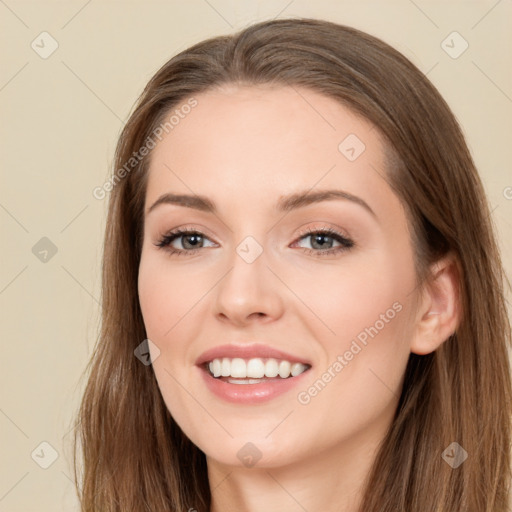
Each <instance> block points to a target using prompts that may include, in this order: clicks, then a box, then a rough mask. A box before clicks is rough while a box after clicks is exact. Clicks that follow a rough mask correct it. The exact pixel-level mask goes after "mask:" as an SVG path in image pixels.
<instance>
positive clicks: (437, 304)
mask: <svg viewBox="0 0 512 512" xmlns="http://www.w3.org/2000/svg"><path fill="white" fill-rule="evenodd" d="M459 284H460V274H459V270H458V266H457V261H456V258H455V257H454V255H453V254H452V253H449V254H448V255H447V256H445V257H443V258H442V259H441V260H439V261H437V262H436V263H435V264H433V265H432V267H431V278H430V279H429V280H428V282H427V283H426V284H425V289H424V291H423V297H422V301H421V303H420V306H419V309H418V313H417V317H416V326H415V328H414V335H413V337H412V340H411V352H413V353H414V354H418V355H425V354H430V353H431V352H433V351H434V350H436V349H437V348H439V347H440V346H441V344H442V343H443V342H445V341H446V340H447V339H448V338H449V337H450V336H451V335H452V334H453V333H454V332H455V330H456V329H457V326H458V324H459V321H460V294H459Z"/></svg>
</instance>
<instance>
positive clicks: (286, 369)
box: [279, 361, 292, 379]
mask: <svg viewBox="0 0 512 512" xmlns="http://www.w3.org/2000/svg"><path fill="white" fill-rule="evenodd" d="M291 367H292V365H291V364H290V363H289V362H288V361H281V362H280V363H279V377H281V378H282V379H287V378H288V377H289V376H290V371H291Z"/></svg>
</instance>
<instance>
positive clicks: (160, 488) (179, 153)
mask: <svg viewBox="0 0 512 512" xmlns="http://www.w3.org/2000/svg"><path fill="white" fill-rule="evenodd" d="M115 169H116V170H115V173H114V175H113V177H112V181H111V183H110V185H109V189H112V190H111V196H110V203H109V213H108V219H107V228H106V234H105V248H104V266H103V306H102V307H103V312H102V314H103V322H102V330H101V335H100V338H99V340H98V344H97V346H96V349H95V353H94V356H93V359H92V360H91V366H90V375H89V377H88V385H87V388H86V391H85V395H84V398H83V403H82V407H81V410H80V415H79V418H78V421H77V429H78V432H79V434H78V436H77V439H76V440H77V442H78V441H80V443H81V448H82V452H83V475H82V476H81V477H80V478H81V480H82V482H83V484H82V489H81V501H82V510H84V511H92V510H101V511H107V510H109V511H114V510H115V511H123V512H125V511H129V510H133V511H137V512H139V511H142V510H155V511H156V510H158V511H167V510H169V511H171V510H172V511H180V512H181V511H187V510H197V511H200V512H202V511H204V512H206V511H214V512H217V511H220V510H231V509H232V510H245V511H254V510H269V511H270V510H310V511H312V510H336V511H340V510H342V511H345V512H355V511H364V512H387V511H389V512H391V511H393V512H396V511H403V512H411V511H417V510H425V511H427V510H428V511H430V510H431V511H434V510H435V511H443V512H452V511H454V510H457V511H459V512H462V511H464V512H470V511H471V512H473V511H474V512H477V511H478V512H483V511H486V512H491V511H493V512H505V510H508V486H509V481H510V413H511V402H510V395H511V394H510V391H511V383H510V369H509V363H508V358H507V347H508V346H509V343H510V325H509V322H508V318H507V314H506V308H505V302H504V291H503V280H504V275H503V270H502V266H501V262H500V257H499V253H498V249H497V244H496V241H495V235H494V234H493V228H492V225H491V221H490V213H489V208H488V204H487V201H486V198H485V195H484V191H483V187H482V184H481V181H480V178H479V176H478V174H477V171H476V169H475V166H474V163H473V161H472V159H471V156H470V154H469V151H468V148H467V146H466V143H465V141H464V138H463V135H462V133H461V130H460V128H459V126H458V124H457V122H456V120H455V118H454V116H453V114H452V113H451V112H450V110H449V108H448V106H447V105H446V103H445V102H444V100H443V99H442V98H441V97H440V95H439V93H438V92H437V91H436V89H435V88H434V87H433V86H432V84H430V82H429V81H428V80H427V79H426V78H425V76H424V75H423V74H422V73H421V72H420V71H419V70H418V69H417V68H416V67H415V66H414V65H413V64H411V63H410V62H409V61H408V60H407V59H406V58H405V57H404V56H402V55H401V54H400V53H398V52H397V51H396V50H394V49H392V48H391V47H390V46H388V45H387V44H385V43H383V42H382V41H380V40H378V39H376V38H374V37H372V36H369V35H367V34H364V33H362V32H360V31H357V30H355V29H352V28H348V27H344V26H340V25H336V24H333V23H330V22H326V21H320V20H310V19H294V20H277V21H269V22H263V23H259V24H256V25H253V26H251V27H248V28H246V29H244V30H242V31H241V32H239V33H237V34H235V35H232V36H226V37H217V38H214V39H210V40H207V41H204V42H202V43H199V44H197V45H195V46H193V47H192V48H189V49H188V50H186V51H184V52H182V53H180V54H179V55H177V56H176V57H174V58H172V59H171V60H170V61H169V62H168V63H166V64H165V65H164V66H163V67H162V68H161V69H160V70H159V71H158V72H157V73H156V75H155V76H154V77H153V78H152V79H151V80H150V82H149V83H148V85H147V86H146V88H145V90H144V91H143V93H142V95H141V98H140V99H139V101H138V104H137V106H136V108H135V110H134V112H133V113H132V115H131V117H130V119H129V120H128V122H127V124H126V126H125V128H124V130H123V132H122V134H121V137H120V140H119V144H118V147H117V153H116V168H115ZM150 360H151V362H152V364H151V365H150V364H149V362H150ZM76 467H77V468H78V462H77V466H76Z"/></svg>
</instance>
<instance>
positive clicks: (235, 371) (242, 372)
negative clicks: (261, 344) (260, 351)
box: [208, 357, 308, 384]
mask: <svg viewBox="0 0 512 512" xmlns="http://www.w3.org/2000/svg"><path fill="white" fill-rule="evenodd" d="M208 368H209V370H210V373H211V374H212V375H213V376H214V377H232V379H229V380H228V382H231V383H232V384H255V383H256V382H261V381H260V380H252V379H263V378H264V377H269V378H273V377H277V376H278V375H279V377H281V378H282V379H287V378H288V377H290V375H291V376H292V377H297V375H300V374H301V373H303V372H305V371H306V370H307V369H308V366H307V365H305V364H303V363H290V362H289V361H278V360H277V359H272V358H270V359H266V360H264V359H261V358H259V357H255V358H252V359H249V360H247V361H246V360H244V359H242V358H239V357H235V358H233V359H230V358H229V357H224V358H222V359H214V360H213V361H210V363H209V364H208ZM236 379H244V380H236Z"/></svg>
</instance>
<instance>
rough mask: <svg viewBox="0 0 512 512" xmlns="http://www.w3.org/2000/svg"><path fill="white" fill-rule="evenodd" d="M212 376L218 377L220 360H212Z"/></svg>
mask: <svg viewBox="0 0 512 512" xmlns="http://www.w3.org/2000/svg"><path fill="white" fill-rule="evenodd" d="M212 371H213V376H214V377H220V361H219V360H218V359H214V360H213V369H212Z"/></svg>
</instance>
